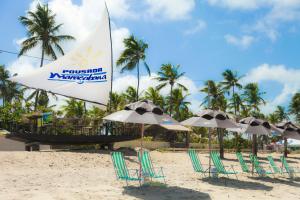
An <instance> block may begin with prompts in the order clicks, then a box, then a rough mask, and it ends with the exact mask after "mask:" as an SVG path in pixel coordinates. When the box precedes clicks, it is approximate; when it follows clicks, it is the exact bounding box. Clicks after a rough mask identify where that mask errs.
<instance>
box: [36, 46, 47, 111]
mask: <svg viewBox="0 0 300 200" xmlns="http://www.w3.org/2000/svg"><path fill="white" fill-rule="evenodd" d="M44 55H45V49H44V43H43V45H42V57H41V64H40V67H42V66H43V64H44ZM39 93H40V91H39V89H37V90H36V95H35V102H34V111H36V110H37V104H38V100H39Z"/></svg>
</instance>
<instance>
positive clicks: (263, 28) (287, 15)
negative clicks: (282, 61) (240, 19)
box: [207, 0, 300, 41]
mask: <svg viewBox="0 0 300 200" xmlns="http://www.w3.org/2000/svg"><path fill="white" fill-rule="evenodd" d="M207 1H208V3H209V4H210V5H212V6H219V7H223V8H226V9H229V10H238V11H245V10H246V11H248V12H249V11H254V10H259V9H261V10H262V13H265V14H262V15H260V16H261V17H259V18H255V22H254V23H252V24H251V25H248V28H247V29H248V30H247V31H248V32H258V33H263V34H264V35H265V36H267V37H268V38H269V39H270V40H271V41H276V39H277V38H278V35H279V31H278V29H279V28H280V26H281V24H284V23H287V22H294V21H300V1H299V0H243V1H241V0H207Z"/></svg>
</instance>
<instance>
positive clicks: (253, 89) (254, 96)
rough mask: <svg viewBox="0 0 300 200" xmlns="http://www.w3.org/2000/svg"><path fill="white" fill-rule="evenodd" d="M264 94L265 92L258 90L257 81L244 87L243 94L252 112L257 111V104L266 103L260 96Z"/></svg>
mask: <svg viewBox="0 0 300 200" xmlns="http://www.w3.org/2000/svg"><path fill="white" fill-rule="evenodd" d="M264 94H265V92H261V91H260V90H259V87H258V84H257V83H248V84H247V85H246V86H245V87H244V93H243V96H244V98H245V101H246V103H247V106H248V107H249V108H250V110H251V111H252V113H255V112H259V111H260V109H259V106H260V105H264V104H266V102H265V100H264V99H263V98H262V95H264Z"/></svg>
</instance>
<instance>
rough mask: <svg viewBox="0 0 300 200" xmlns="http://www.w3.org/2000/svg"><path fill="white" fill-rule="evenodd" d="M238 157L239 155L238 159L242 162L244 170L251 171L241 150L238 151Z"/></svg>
mask: <svg viewBox="0 0 300 200" xmlns="http://www.w3.org/2000/svg"><path fill="white" fill-rule="evenodd" d="M236 157H237V159H238V161H239V162H240V165H241V168H242V171H243V172H245V173H250V172H251V171H250V169H249V167H248V165H247V163H246V162H245V160H244V158H243V155H242V153H241V152H236Z"/></svg>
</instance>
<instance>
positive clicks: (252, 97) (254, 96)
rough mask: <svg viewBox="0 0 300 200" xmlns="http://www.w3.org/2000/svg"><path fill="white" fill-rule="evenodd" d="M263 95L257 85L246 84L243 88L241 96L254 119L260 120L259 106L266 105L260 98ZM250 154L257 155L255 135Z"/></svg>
mask: <svg viewBox="0 0 300 200" xmlns="http://www.w3.org/2000/svg"><path fill="white" fill-rule="evenodd" d="M264 94H265V92H261V91H260V90H259V87H258V84H257V83H248V84H247V85H246V86H245V87H244V93H243V96H244V98H245V101H246V102H247V106H248V108H249V111H250V112H251V115H253V116H254V117H258V118H261V113H260V109H259V106H260V105H264V104H265V103H266V102H265V100H264V99H263V98H262V95H264ZM252 153H253V154H254V155H257V135H253V142H252Z"/></svg>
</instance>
